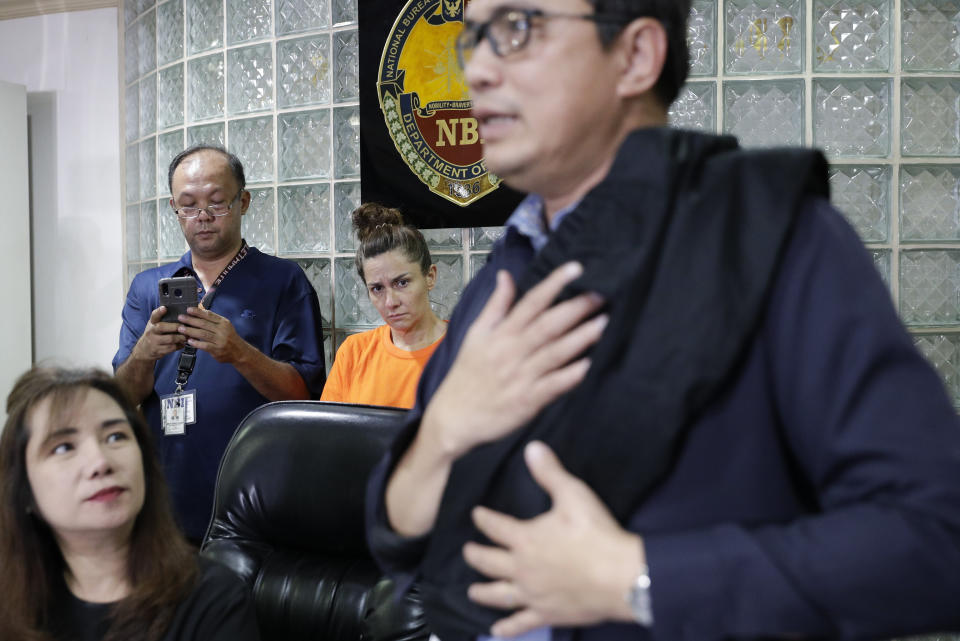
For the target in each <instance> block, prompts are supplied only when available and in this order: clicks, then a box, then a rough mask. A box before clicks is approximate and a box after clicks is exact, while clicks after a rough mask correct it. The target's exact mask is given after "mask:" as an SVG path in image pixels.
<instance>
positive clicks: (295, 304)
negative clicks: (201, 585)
mask: <svg viewBox="0 0 960 641" xmlns="http://www.w3.org/2000/svg"><path fill="white" fill-rule="evenodd" d="M183 268H186V269H187V270H188V271H189V272H190V273H191V274H193V275H194V277H196V273H195V272H194V271H193V261H192V258H191V256H190V252H187V253H186V254H184V255H183V256H182V257H181V258H180V260H179V261H178V262H176V263H171V264H169V265H164V266H162V267H156V268H154V269H148V270H147V271H144V272H142V273H140V274H138V275H137V276H136V278H134V279H133V283H132V284H131V285H130V291H129V292H128V293H127V300H126V304H125V305H124V307H123V325H122V327H121V329H120V347H119V349H118V350H117V354H116V356H114V357H113V368H114V370H116V368H117V367H118V366H119V365H120V364H121V363H123V362H124V361H125V360H126V359H127V357H128V356H129V355H130V352H131V351H132V350H133V346H134V345H135V344H136V342H137V340H138V339H139V338H140V336H141V334H142V333H143V330H144V328H145V327H146V325H147V321H148V320H149V318H150V313H151V312H152V311H153V310H154V309H156V308H157V307H159V306H160V300H159V295H158V293H157V282H158V281H159V280H160V279H161V278H168V277H170V276H173V275H174V274H175V273H177V272H178V271H180V270H181V269H183ZM197 284H198V286H201V287H202V285H200V280H199V278H198V279H197ZM204 294H205V292H201V294H200V295H201V297H202V296H203V295H204ZM210 309H211V311H213V312H215V313H217V314H219V315H220V316H223V317H224V318H226V319H228V320H229V321H230V322H231V323H232V324H233V327H234V329H235V330H236V332H237V334H238V335H240V337H242V338H243V339H244V340H245V341H247V342H248V343H250V344H251V345H253V346H254V347H256V348H257V349H259V350H260V351H261V352H263V353H264V354H266V355H267V356H269V357H270V358H273V359H274V360H278V361H282V362H285V363H290V365H292V366H293V367H294V368H295V369H296V370H297V371H298V372H299V373H300V376H301V377H303V380H304V382H305V383H306V385H307V388H308V389H309V390H310V394H311V396H312V397H316V398H319V397H320V392H321V391H322V390H323V383H324V379H325V371H326V370H325V368H324V362H323V331H322V328H321V322H320V306H319V303H318V300H317V293H316V291H314V289H313V286H312V285H311V284H310V281H309V280H307V277H306V275H305V274H304V273H303V270H302V269H301V268H300V266H299V265H297V264H296V263H294V262H292V261H289V260H284V259H282V258H276V257H274V256H268V255H266V254H263V253H261V252H260V251H258V250H257V249H255V248H253V247H251V248H250V250H249V252H248V253H247V256H246V258H244V259H243V260H242V261H240V262H239V263H238V264H237V265H236V267H234V268H233V270H231V271H230V273H229V274H228V275H227V277H226V278H225V279H224V280H223V282H222V283H221V284H220V287H218V288H217V292H216V296H215V298H214V300H213V303H212V304H211V307H210ZM179 357H180V352H179V351H177V352H174V353H172V354H168V355H167V356H165V357H163V358H161V359H160V360H159V361H157V363H156V365H155V366H154V377H155V381H154V388H153V392H152V393H151V394H150V396H148V397H147V398H146V399H145V400H144V401H143V403H142V409H143V413H144V414H145V415H146V417H147V421H148V422H149V424H150V427H151V430H152V431H153V433H154V435H155V437H156V440H157V443H158V448H157V449H158V452H159V454H160V461H161V464H162V465H163V469H164V472H165V474H166V478H167V482H168V484H169V486H170V493H171V497H172V499H173V505H174V510H175V512H176V514H177V518H178V520H179V522H180V524H181V526H182V527H183V529H184V532H185V533H186V534H187V536H188V537H189V538H191V539H193V540H200V539H201V538H203V535H204V533H205V531H206V528H207V524H208V522H209V520H210V513H211V508H212V506H213V491H214V485H215V482H216V476H217V469H218V467H219V464H220V458H221V456H222V455H223V452H224V450H225V449H226V447H227V443H228V442H229V441H230V437H231V436H232V435H233V432H234V430H235V429H236V427H237V425H238V424H239V423H240V421H241V420H242V419H243V418H244V417H245V416H246V415H247V414H248V413H250V411H252V410H253V409H255V408H257V407H259V406H260V405H262V404H264V403H266V402H268V400H267V399H266V398H264V397H263V396H261V395H260V393H259V392H257V391H256V390H255V389H254V388H253V386H252V385H250V383H248V382H247V380H246V379H245V378H243V376H241V375H240V373H239V372H237V370H236V369H235V368H234V367H233V365H230V364H229V363H218V362H217V361H216V360H215V359H214V358H213V357H212V356H210V354H208V353H206V352H204V351H202V350H200V351H198V352H197V360H196V365H195V367H194V369H193V374H192V375H191V376H190V380H189V382H188V384H187V386H186V388H185V389H187V390H196V394H197V402H196V423H194V424H192V425H187V427H186V434H184V435H177V436H164V434H163V432H162V430H161V423H160V397H161V396H165V395H167V394H171V393H173V392H174V390H175V389H176V377H177V363H178V361H179Z"/></svg>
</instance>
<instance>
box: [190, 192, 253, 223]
mask: <svg viewBox="0 0 960 641" xmlns="http://www.w3.org/2000/svg"><path fill="white" fill-rule="evenodd" d="M244 191H246V190H245V189H241V190H240V191H238V192H237V195H236V196H234V197H233V198H232V199H231V200H230V202H229V203H227V206H226V209H224V210H223V211H217V210H215V209H210V208H211V207H218V208H219V207H221V205H207V206H206V207H179V208H174V210H173V212H174V213H175V214H176V215H177V217H179V218H181V219H183V220H193V219H194V218H198V217H199V216H200V212H201V211H205V212H207V213H208V214H210V216H211V217H213V218H220V217H221V216H226V215H227V214H229V213H230V212H231V210H233V206H234V205H235V204H237V200H238V199H239V198H240V197H241V196H243V192H244ZM184 209H190V210H196V212H197V213H195V214H194V215H192V216H189V215H187V214H181V213H180V212H182V211H183V210H184Z"/></svg>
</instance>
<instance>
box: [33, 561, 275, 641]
mask: <svg viewBox="0 0 960 641" xmlns="http://www.w3.org/2000/svg"><path fill="white" fill-rule="evenodd" d="M61 587H62V589H61V590H59V591H58V594H57V596H56V600H55V602H54V604H53V608H52V609H51V614H52V616H51V620H52V622H53V625H52V626H51V630H50V634H51V636H52V637H53V638H54V639H55V640H56V641H100V640H101V639H103V638H104V635H106V633H107V629H108V628H109V627H110V619H109V614H110V607H111V606H112V604H111V603H89V602H87V601H82V600H80V599H78V598H77V597H76V596H74V595H73V593H71V592H70V590H68V589H67V586H66V584H62V586H61ZM259 639H260V632H259V629H258V628H257V619H256V614H255V611H254V607H253V599H252V596H251V594H250V590H249V588H248V587H247V586H246V585H245V584H244V583H243V582H242V581H241V580H240V578H239V577H238V576H237V575H235V574H234V573H233V572H232V571H231V570H229V569H227V568H225V567H223V566H222V565H219V564H216V563H212V562H210V561H205V560H202V559H201V560H200V579H199V580H198V581H197V585H196V586H195V587H194V588H193V591H192V592H191V593H190V596H189V597H187V598H186V599H185V600H184V601H183V603H181V604H180V605H179V606H178V607H177V610H176V612H175V613H174V615H173V620H172V622H171V624H170V628H169V629H168V630H167V633H166V634H165V635H164V636H163V641H194V640H196V641H259Z"/></svg>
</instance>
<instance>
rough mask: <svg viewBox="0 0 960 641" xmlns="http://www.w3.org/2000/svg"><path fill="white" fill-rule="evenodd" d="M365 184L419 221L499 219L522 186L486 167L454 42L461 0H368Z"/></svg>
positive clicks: (364, 9) (363, 26) (365, 189)
mask: <svg viewBox="0 0 960 641" xmlns="http://www.w3.org/2000/svg"><path fill="white" fill-rule="evenodd" d="M358 4H359V29H360V176H361V182H360V189H361V199H362V200H363V202H379V203H382V204H384V205H388V206H391V207H396V208H398V209H400V210H401V211H402V212H403V215H404V218H405V219H406V220H407V221H408V222H410V223H412V224H414V225H416V226H418V227H421V228H425V229H426V228H437V227H482V226H494V225H502V224H503V223H504V221H505V220H506V219H507V217H508V216H509V215H510V213H511V212H512V211H513V209H514V208H515V207H516V205H517V204H518V203H519V202H520V199H521V198H522V194H520V193H518V192H516V191H514V190H512V189H510V188H508V187H507V186H506V185H504V184H503V183H502V182H500V179H499V178H498V177H497V176H495V175H493V174H491V173H489V172H488V171H487V169H486V166H485V163H484V162H483V154H482V141H481V140H480V137H479V133H478V128H477V122H476V120H475V119H474V118H473V116H472V114H471V112H470V101H469V96H468V94H467V89H466V84H465V82H464V80H463V75H462V73H461V72H460V69H459V66H458V65H457V59H456V51H455V47H454V42H455V38H456V34H457V33H458V32H459V31H460V29H461V28H462V25H463V7H464V3H463V0H409V1H407V0H363V2H360V3H358Z"/></svg>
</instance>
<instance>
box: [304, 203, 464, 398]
mask: <svg viewBox="0 0 960 641" xmlns="http://www.w3.org/2000/svg"><path fill="white" fill-rule="evenodd" d="M353 228H354V230H355V231H356V233H357V238H358V239H359V240H360V246H359V247H358V248H357V258H356V263H357V272H358V273H359V274H360V278H361V280H363V282H364V284H365V285H366V287H367V295H368V296H369V297H370V302H372V303H373V306H374V307H376V308H377V311H378V312H380V316H381V317H382V318H383V320H384V321H385V322H386V325H382V326H380V327H378V328H376V329H372V330H370V331H366V332H362V333H360V334H354V335H352V336H348V337H347V340H345V341H344V342H343V345H341V347H340V349H339V350H337V356H336V358H335V359H334V361H333V367H332V368H331V369H330V375H329V376H328V377H327V382H326V385H325V386H324V388H323V394H322V395H321V397H320V400H323V401H337V402H340V403H363V404H367V405H391V406H394V407H413V403H414V397H415V395H416V391H417V382H418V381H419V380H420V373H421V372H422V371H423V368H424V366H425V365H426V364H427V361H428V360H429V359H430V356H431V354H433V351H434V350H435V349H436V348H437V346H438V345H439V344H440V341H441V340H443V335H444V334H445V333H446V331H447V323H446V322H445V321H443V320H441V319H440V318H439V317H438V316H437V315H436V314H435V313H434V312H433V309H432V308H431V307H430V299H429V294H430V290H431V289H433V287H434V285H435V284H436V282H437V266H436V265H434V264H433V263H432V261H431V259H430V250H429V249H427V242H426V241H425V240H424V238H423V234H421V233H420V232H419V231H418V230H417V229H416V228H414V227H411V226H410V225H404V224H403V216H402V215H401V214H400V212H399V211H397V210H396V209H390V208H387V207H384V206H382V205H377V204H375V203H367V204H364V205H361V206H360V207H358V208H357V209H356V210H355V211H354V212H353Z"/></svg>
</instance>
